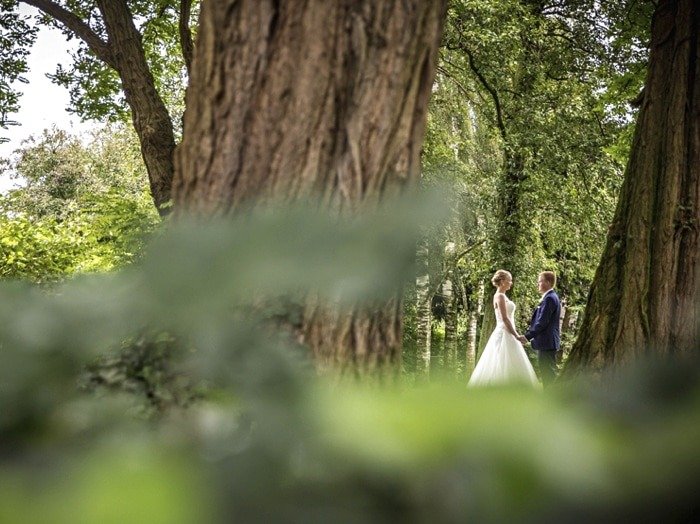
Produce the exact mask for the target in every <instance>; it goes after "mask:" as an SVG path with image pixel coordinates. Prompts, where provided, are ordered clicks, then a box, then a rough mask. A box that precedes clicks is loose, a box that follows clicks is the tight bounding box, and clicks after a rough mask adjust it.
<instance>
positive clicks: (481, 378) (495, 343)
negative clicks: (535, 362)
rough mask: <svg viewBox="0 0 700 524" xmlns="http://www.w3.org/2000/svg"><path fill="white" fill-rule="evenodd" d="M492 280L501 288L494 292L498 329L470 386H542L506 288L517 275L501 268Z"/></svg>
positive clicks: (495, 330)
mask: <svg viewBox="0 0 700 524" xmlns="http://www.w3.org/2000/svg"><path fill="white" fill-rule="evenodd" d="M491 283H492V284H493V285H494V286H496V288H497V291H496V293H495V294H494V295H493V307H494V308H495V310H496V328H495V329H494V330H493V333H491V336H490V337H489V340H488V342H487V343H486V347H485V348H484V351H483V352H482V353H481V358H480V359H479V363H478V364H477V365H476V367H475V368H474V372H473V373H472V376H471V378H470V379H469V384H468V385H469V386H487V385H495V384H505V383H524V384H529V385H531V386H536V387H539V382H538V381H537V375H536V374H535V370H534V369H533V368H532V364H530V360H529V359H528V358H527V355H526V354H525V349H524V348H523V346H522V344H521V343H520V341H519V340H518V337H519V335H518V332H517V331H516V330H515V321H514V318H515V304H514V303H513V302H512V301H511V300H510V299H509V298H508V297H507V296H506V291H508V290H509V289H510V288H511V286H512V285H513V277H512V276H511V274H510V273H509V272H508V271H506V270H504V269H499V270H498V271H496V273H495V274H494V275H493V278H492V279H491Z"/></svg>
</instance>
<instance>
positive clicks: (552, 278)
mask: <svg viewBox="0 0 700 524" xmlns="http://www.w3.org/2000/svg"><path fill="white" fill-rule="evenodd" d="M540 276H541V277H542V278H543V279H544V280H545V281H547V282H549V284H550V285H551V286H552V287H554V286H556V285H557V276H556V275H555V274H554V271H542V273H540Z"/></svg>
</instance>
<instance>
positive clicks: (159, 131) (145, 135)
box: [98, 0, 175, 215]
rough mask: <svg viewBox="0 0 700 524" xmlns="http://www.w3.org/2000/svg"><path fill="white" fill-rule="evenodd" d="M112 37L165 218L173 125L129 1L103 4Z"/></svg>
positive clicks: (153, 189)
mask: <svg viewBox="0 0 700 524" xmlns="http://www.w3.org/2000/svg"><path fill="white" fill-rule="evenodd" d="M98 5H99V8H100V11H101V12H102V16H103V17H104V23H105V28H106V29H107V34H108V35H109V45H110V48H111V55H110V56H111V60H112V61H113V63H112V64H111V65H112V67H114V69H115V70H116V71H117V72H118V73H119V77H120V78H121V81H122V87H123V88H124V96H125V98H126V102H127V104H129V108H130V109H131V117H132V120H133V123H134V129H135V130H136V134H137V135H138V137H139V142H140V144H141V155H142V156H143V160H144V162H145V164H146V170H147V171H148V179H149V182H150V186H151V195H152V196H153V201H154V203H155V205H156V208H157V209H158V211H159V213H160V214H161V215H163V214H165V213H167V209H166V207H164V204H166V203H167V202H168V201H170V194H171V187H172V181H173V173H174V158H173V153H174V151H175V135H174V133H173V123H172V120H171V119H170V115H169V114H168V110H167V109H166V107H165V104H164V103H163V100H162V98H161V97H160V95H159V94H158V91H157V90H156V87H155V83H154V80H153V75H152V74H151V70H150V68H149V67H148V62H147V61H146V56H145V54H144V50H143V46H142V44H141V35H140V34H139V32H138V30H137V29H136V26H135V25H134V19H133V16H132V15H131V12H130V11H129V7H128V6H127V3H126V1H125V0H99V1H98Z"/></svg>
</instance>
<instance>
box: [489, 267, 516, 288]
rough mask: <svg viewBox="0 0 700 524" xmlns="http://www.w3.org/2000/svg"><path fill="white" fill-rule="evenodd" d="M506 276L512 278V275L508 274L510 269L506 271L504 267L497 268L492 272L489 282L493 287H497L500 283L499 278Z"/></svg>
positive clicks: (502, 278)
mask: <svg viewBox="0 0 700 524" xmlns="http://www.w3.org/2000/svg"><path fill="white" fill-rule="evenodd" d="M508 277H510V279H511V280H513V275H511V274H510V271H506V270H505V269H499V270H498V271H496V272H495V273H494V274H493V278H492V279H491V283H492V284H493V285H494V287H498V286H499V284H500V283H501V280H504V279H506V278H508Z"/></svg>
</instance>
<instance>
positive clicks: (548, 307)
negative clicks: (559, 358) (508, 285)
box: [520, 271, 561, 386]
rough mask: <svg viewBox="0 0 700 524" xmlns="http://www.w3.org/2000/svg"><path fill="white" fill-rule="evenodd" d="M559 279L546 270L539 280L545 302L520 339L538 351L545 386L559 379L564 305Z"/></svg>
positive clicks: (539, 287)
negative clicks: (556, 286)
mask: <svg viewBox="0 0 700 524" xmlns="http://www.w3.org/2000/svg"><path fill="white" fill-rule="evenodd" d="M556 283H557V277H556V276H555V275H554V273H553V272H551V271H543V272H542V273H540V275H539V277H538V278H537V289H538V291H539V292H540V293H541V294H542V300H541V301H540V304H539V305H538V306H537V309H535V311H534V313H533V314H532V320H530V326H529V327H528V329H527V331H526V332H525V335H524V336H522V335H521V336H520V341H521V342H522V343H523V344H526V343H527V342H530V343H531V344H532V349H534V350H536V351H537V362H538V363H539V368H540V376H541V377H542V383H543V384H544V385H545V386H546V385H549V384H551V383H552V382H553V381H554V379H555V378H556V376H557V362H556V353H557V351H558V350H559V346H560V341H559V316H560V314H561V304H560V303H559V295H557V292H556V291H554V285H555V284H556Z"/></svg>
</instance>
